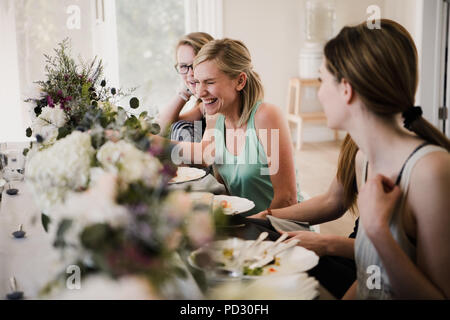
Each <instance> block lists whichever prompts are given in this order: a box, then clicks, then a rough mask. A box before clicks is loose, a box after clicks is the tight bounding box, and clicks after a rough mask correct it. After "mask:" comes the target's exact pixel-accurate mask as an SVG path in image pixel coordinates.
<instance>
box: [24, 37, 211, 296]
mask: <svg viewBox="0 0 450 320" xmlns="http://www.w3.org/2000/svg"><path fill="white" fill-rule="evenodd" d="M55 53H56V56H55V57H51V56H46V59H47V66H46V71H47V80H46V81H39V82H37V83H38V85H39V86H40V89H41V97H39V98H38V99H28V100H27V101H33V102H34V103H35V106H34V108H33V113H34V120H33V123H32V125H31V127H30V128H28V129H27V135H28V136H30V137H31V136H33V135H34V136H35V138H36V142H34V143H32V144H31V146H30V148H28V149H26V150H24V153H26V154H27V165H26V169H25V173H26V181H27V183H28V185H29V188H30V189H31V191H32V194H33V196H34V199H35V201H36V204H37V206H38V207H39V209H41V210H42V212H43V213H45V215H43V216H42V217H43V219H42V221H43V224H44V227H45V228H46V230H47V231H48V232H49V233H50V235H51V237H52V239H53V246H54V247H55V248H57V249H59V250H61V259H63V261H64V263H65V265H66V266H67V265H72V266H76V267H77V268H79V271H80V272H81V275H82V276H83V277H87V278H86V279H93V280H92V283H93V284H89V285H87V287H91V288H97V287H102V288H104V289H105V288H110V287H111V288H117V287H118V286H120V284H124V283H134V284H135V286H134V287H135V288H136V290H137V291H138V292H139V293H136V297H149V298H154V297H160V298H165V297H164V294H162V293H161V291H160V290H159V289H160V288H161V287H162V286H163V284H164V283H165V282H166V281H167V280H168V279H170V278H172V277H174V276H181V275H182V274H183V269H182V268H180V266H179V265H177V263H174V260H173V256H174V253H175V252H176V251H177V250H179V249H180V248H181V247H183V246H184V245H193V246H200V245H202V244H204V242H206V241H209V240H211V239H212V237H213V233H214V225H213V223H212V221H211V219H210V215H208V214H204V215H199V213H195V214H193V210H192V203H191V201H190V198H189V196H187V194H186V193H185V192H184V191H170V190H168V181H169V180H170V179H171V178H172V177H173V176H174V175H175V172H176V168H175V166H174V165H173V163H172V162H171V160H170V157H169V156H168V154H170V148H169V147H168V146H167V145H165V146H163V147H159V146H158V147H156V146H152V145H151V143H150V142H149V139H148V135H149V134H157V133H158V132H159V126H158V125H157V124H156V123H154V122H153V119H152V118H150V117H148V115H147V113H146V112H141V113H140V114H139V115H138V114H132V113H130V112H128V111H126V110H125V109H124V108H122V107H120V106H117V101H118V98H119V97H125V96H126V95H127V93H125V92H124V91H122V90H121V89H119V90H117V89H115V88H109V87H107V81H106V80H105V79H102V74H103V68H102V63H101V61H97V59H94V60H93V61H92V62H91V63H88V64H85V63H81V66H79V65H77V64H76V63H75V61H74V60H73V59H72V58H71V57H70V55H69V42H68V40H64V41H63V42H62V43H60V44H59V48H58V49H56V50H55ZM129 103H130V108H131V109H137V108H139V100H138V99H137V98H131V99H130V100H129ZM200 222H201V225H202V228H199V223H200ZM91 276H92V277H91ZM66 278H67V273H66V270H60V273H59V275H57V276H56V277H55V279H54V281H51V282H50V283H49V284H48V285H47V286H46V287H45V288H43V290H42V294H43V295H44V296H51V294H54V292H56V293H57V297H60V296H58V293H61V292H66V291H64V290H61V289H64V287H65V285H66V286H67V283H65V280H66ZM102 281H103V282H102ZM55 289H56V290H55ZM92 290H94V289H92ZM105 290H106V291H108V290H107V289H105ZM92 292H95V290H94V291H92ZM92 292H91V293H92ZM66 293H67V292H66ZM144 293H145V294H144ZM99 294H100V293H99ZM146 294H147V295H146ZM87 295H88V296H89V295H90V294H88V293H87ZM131 297H133V295H132V294H131ZM97 298H99V299H101V298H102V296H101V295H99V296H97Z"/></svg>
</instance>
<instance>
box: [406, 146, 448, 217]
mask: <svg viewBox="0 0 450 320" xmlns="http://www.w3.org/2000/svg"><path fill="white" fill-rule="evenodd" d="M449 190H450V154H449V153H448V152H443V151H436V152H431V153H429V154H427V155H425V156H424V157H422V158H421V159H420V160H418V161H417V163H416V164H415V165H414V168H413V170H412V172H411V178H410V184H409V201H410V202H411V204H412V205H413V207H417V208H419V207H423V206H425V207H427V206H428V207H431V206H435V205H438V202H439V203H444V202H448V201H449V196H448V195H449ZM447 209H448V208H447ZM421 211H422V210H418V211H417V214H425V215H426V214H428V213H427V210H423V211H424V212H421Z"/></svg>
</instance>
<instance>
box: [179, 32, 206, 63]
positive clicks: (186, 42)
mask: <svg viewBox="0 0 450 320" xmlns="http://www.w3.org/2000/svg"><path fill="white" fill-rule="evenodd" d="M213 40H214V38H213V37H212V36H211V35H210V34H208V33H206V32H192V33H189V34H186V35H185V36H183V37H182V38H181V39H180V40H179V41H178V44H177V46H176V48H175V52H176V51H178V48H179V47H180V46H190V47H191V48H192V49H194V53H195V55H197V53H198V52H199V51H200V49H201V48H202V47H203V46H204V45H205V44H207V43H208V42H210V41H213ZM175 60H176V59H175Z"/></svg>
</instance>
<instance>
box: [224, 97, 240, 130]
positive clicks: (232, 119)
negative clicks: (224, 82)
mask: <svg viewBox="0 0 450 320" xmlns="http://www.w3.org/2000/svg"><path fill="white" fill-rule="evenodd" d="M222 114H223V115H224V117H225V124H226V126H227V127H228V128H230V129H239V128H241V127H242V125H241V126H239V120H240V118H241V114H242V112H241V103H240V101H238V100H237V101H234V102H233V103H232V104H231V105H230V106H229V107H228V108H226V110H224V112H222Z"/></svg>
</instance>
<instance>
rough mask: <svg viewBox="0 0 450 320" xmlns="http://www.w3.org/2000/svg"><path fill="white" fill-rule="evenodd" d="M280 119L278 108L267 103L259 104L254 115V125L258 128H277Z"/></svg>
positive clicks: (281, 117)
mask: <svg viewBox="0 0 450 320" xmlns="http://www.w3.org/2000/svg"><path fill="white" fill-rule="evenodd" d="M282 119H283V116H282V114H281V110H280V108H279V107H277V106H276V105H274V104H271V103H267V102H263V103H261V105H260V106H259V108H258V110H256V113H255V125H256V126H257V127H258V128H274V127H276V128H277V127H279V123H280V121H282Z"/></svg>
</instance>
